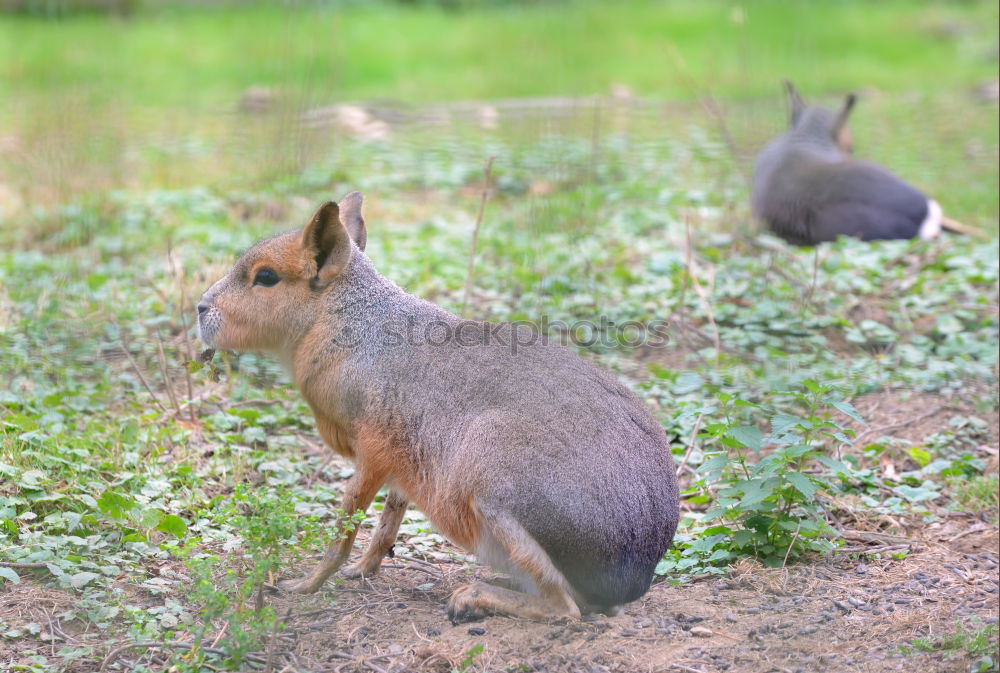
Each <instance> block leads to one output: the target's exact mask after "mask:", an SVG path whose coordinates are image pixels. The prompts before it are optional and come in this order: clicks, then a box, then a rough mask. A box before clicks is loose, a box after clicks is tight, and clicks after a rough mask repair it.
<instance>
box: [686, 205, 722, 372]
mask: <svg viewBox="0 0 1000 673" xmlns="http://www.w3.org/2000/svg"><path fill="white" fill-rule="evenodd" d="M684 227H685V229H686V230H687V259H686V261H685V264H686V266H687V275H688V277H689V278H690V279H691V287H693V288H694V292H695V294H697V295H698V299H700V300H701V305H702V307H704V309H705V315H706V317H707V318H708V322H709V324H710V325H711V326H712V342H713V344H714V346H715V368H716V369H718V368H719V355H720V354H721V353H722V340H721V339H720V338H719V326H718V325H717V324H715V314H714V313H713V312H712V305H711V303H709V301H708V297H707V296H706V294H705V289H704V288H703V287H702V286H701V283H700V282H698V276H697V275H696V274H695V272H694V262H693V259H692V257H693V255H694V252H693V251H694V244H693V242H692V240H691V219H690V217H688V216H687V215H685V216H684Z"/></svg>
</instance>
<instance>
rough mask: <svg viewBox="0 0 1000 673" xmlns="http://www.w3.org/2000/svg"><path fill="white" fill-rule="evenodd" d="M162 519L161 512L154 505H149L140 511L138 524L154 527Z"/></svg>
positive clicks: (144, 526)
mask: <svg viewBox="0 0 1000 673" xmlns="http://www.w3.org/2000/svg"><path fill="white" fill-rule="evenodd" d="M161 521H163V512H161V511H160V510H158V509H156V508H155V507H150V508H149V509H145V510H143V511H142V518H141V519H140V520H139V525H141V526H142V527H143V528H156V527H157V526H159V525H160V522H161Z"/></svg>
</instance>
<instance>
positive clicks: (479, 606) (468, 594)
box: [448, 583, 491, 624]
mask: <svg viewBox="0 0 1000 673" xmlns="http://www.w3.org/2000/svg"><path fill="white" fill-rule="evenodd" d="M490 614H491V611H490V609H489V607H488V606H487V604H486V602H485V601H484V600H483V586H482V585H481V584H479V583H476V584H467V585H465V586H463V587H459V588H458V589H455V591H454V592H452V594H451V598H449V599H448V619H450V620H451V623H452V624H461V623H462V622H474V621H477V620H479V619H482V618H483V617H486V616H488V615H490Z"/></svg>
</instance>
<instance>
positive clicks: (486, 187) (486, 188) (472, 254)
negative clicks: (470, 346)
mask: <svg viewBox="0 0 1000 673" xmlns="http://www.w3.org/2000/svg"><path fill="white" fill-rule="evenodd" d="M494 159H496V157H494V156H491V157H490V158H489V159H487V160H486V168H485V170H484V171H483V192H482V195H481V196H480V199H479V214H477V215H476V226H475V228H474V229H473V230H472V246H471V249H470V250H469V267H468V269H467V270H466V272H465V296H464V297H463V298H462V315H465V308H466V306H468V305H469V294H470V293H471V292H472V274H473V272H474V271H475V267H476V246H477V245H478V244H479V228H480V227H481V226H482V224H483V213H484V212H485V211H486V199H487V198H489V195H490V174H491V173H492V172H493V160H494Z"/></svg>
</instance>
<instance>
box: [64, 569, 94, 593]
mask: <svg viewBox="0 0 1000 673" xmlns="http://www.w3.org/2000/svg"><path fill="white" fill-rule="evenodd" d="M98 577H100V575H98V574H97V573H92V572H82V573H76V574H75V575H73V576H72V577H70V578H69V583H70V584H72V585H73V588H74V589H82V588H83V587H85V586H87V584H88V583H89V582H91V581H92V580H96V579H97V578H98Z"/></svg>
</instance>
